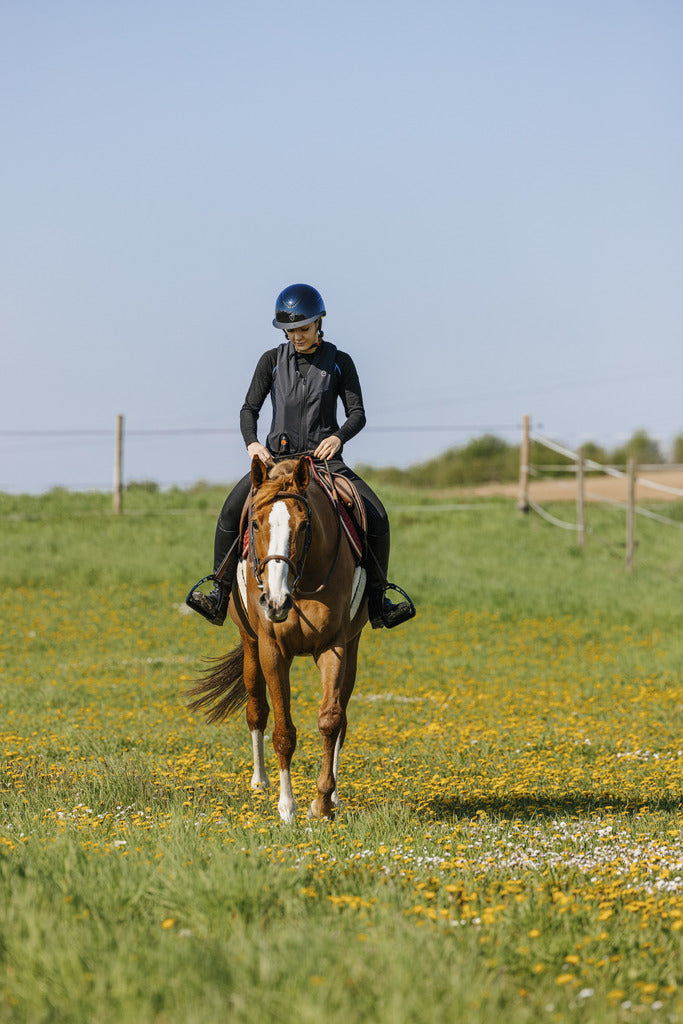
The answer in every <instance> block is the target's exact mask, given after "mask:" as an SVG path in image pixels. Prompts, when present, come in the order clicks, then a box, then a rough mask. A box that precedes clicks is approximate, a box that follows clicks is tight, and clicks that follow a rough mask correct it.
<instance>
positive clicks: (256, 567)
mask: <svg viewBox="0 0 683 1024" xmlns="http://www.w3.org/2000/svg"><path fill="white" fill-rule="evenodd" d="M291 498H293V499H295V500H296V501H300V502H301V503H302V504H303V505H304V506H305V508H306V537H305V539H304V546H303V551H302V552H301V557H300V559H299V561H298V563H297V564H296V565H295V564H294V562H293V560H292V559H291V558H289V557H288V556H287V555H266V556H265V558H261V559H259V557H258V555H257V554H256V543H255V541H254V496H253V495H252V499H251V501H250V502H249V513H248V519H247V522H248V547H249V564H250V565H251V571H252V572H253V574H254V579H255V580H256V583H257V585H258V588H259V590H263V579H262V573H263V569H264V567H265V566H266V565H267V564H268V562H284V563H285V565H287V567H288V568H289V570H290V571H291V572H292V573H293V575H294V582H293V583H292V593H298V594H299V595H300V596H301V597H309V596H312V595H313V594H319V593H320V591H321V590H324V589H325V587H326V586H327V584H328V583H329V581H330V577H331V576H332V573H333V572H334V570H335V567H336V565H337V561H338V559H339V552H340V550H341V541H342V528H341V521H340V518H339V513H338V512H337V516H336V519H337V548H336V551H335V554H334V558H333V560H332V565H331V566H330V569H329V572H328V573H327V576H326V577H325V579H324V580H323V582H322V583H321V584H320V585H319V586H318V587H316V588H315V590H300V589H299V581H300V579H301V576H302V573H303V571H304V564H305V562H306V556H307V554H308V550H309V548H310V546H311V539H312V536H313V512H312V510H311V504H310V502H309V500H308V498H307V497H306V495H305V494H301V493H300V492H299V491H277V493H276V494H274V495H273V496H272V498H270V499H269V500H268V502H267V503H264V506H263V507H265V505H266V504H268V505H274V504H275V502H276V501H287V500H288V499H291Z"/></svg>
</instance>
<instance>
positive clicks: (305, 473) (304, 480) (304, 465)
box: [292, 455, 311, 491]
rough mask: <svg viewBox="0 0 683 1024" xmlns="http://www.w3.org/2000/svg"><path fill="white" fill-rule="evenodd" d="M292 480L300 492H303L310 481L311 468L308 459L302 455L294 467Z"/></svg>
mask: <svg viewBox="0 0 683 1024" xmlns="http://www.w3.org/2000/svg"><path fill="white" fill-rule="evenodd" d="M292 475H293V479H294V483H295V484H296V486H297V487H298V488H299V490H300V491H305V490H306V488H307V487H308V483H309V480H310V479H311V467H310V465H309V462H308V457H307V456H306V455H302V456H301V458H300V459H299V461H298V462H297V464H296V466H295V467H294V473H293V474H292Z"/></svg>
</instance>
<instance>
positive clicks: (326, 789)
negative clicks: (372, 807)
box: [310, 640, 346, 818]
mask: <svg viewBox="0 0 683 1024" xmlns="http://www.w3.org/2000/svg"><path fill="white" fill-rule="evenodd" d="M316 663H317V665H318V668H319V669H320V676H321V679H322V687H323V699H322V701H321V703H320V707H319V709H318V729H319V730H320V735H321V736H322V741H323V757H322V764H321V766H320V775H319V776H318V795H317V797H316V798H315V800H314V801H313V803H312V804H311V810H310V816H311V817H312V818H333V817H334V803H333V794H334V793H335V791H336V779H335V768H336V764H335V762H336V761H337V760H338V757H339V751H338V749H337V742H338V741H339V740H340V737H343V734H344V732H345V731H346V711H345V706H344V704H343V703H342V700H341V690H342V686H341V684H342V680H343V679H344V677H345V671H346V646H345V644H344V642H343V640H342V641H340V642H338V643H335V644H334V645H333V646H332V647H329V648H327V650H325V651H323V652H322V653H321V654H319V655H318V657H317V658H316ZM339 745H340V746H341V741H340V743H339ZM335 750H336V756H335Z"/></svg>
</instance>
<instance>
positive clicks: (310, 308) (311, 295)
mask: <svg viewBox="0 0 683 1024" xmlns="http://www.w3.org/2000/svg"><path fill="white" fill-rule="evenodd" d="M323 316H325V303H324V302H323V297H322V295H321V294H320V292H319V291H317V290H316V289H315V288H313V287H312V286H311V285H310V284H290V286H289V287H288V288H285V290H284V291H282V292H280V294H279V295H278V297H277V299H276V300H275V319H274V320H273V327H279V328H280V330H281V331H291V330H292V328H293V327H308V325H309V324H312V323H313V322H314V321H315V320H319V319H320V318H321V317H323Z"/></svg>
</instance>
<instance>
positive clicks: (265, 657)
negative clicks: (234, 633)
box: [259, 641, 296, 824]
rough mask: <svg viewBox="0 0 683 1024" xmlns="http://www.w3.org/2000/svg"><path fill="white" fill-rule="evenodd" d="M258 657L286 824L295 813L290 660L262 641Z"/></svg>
mask: <svg viewBox="0 0 683 1024" xmlns="http://www.w3.org/2000/svg"><path fill="white" fill-rule="evenodd" d="M259 660H260V662H261V670H262V672H263V675H264V677H265V680H266V683H267V684H268V692H269V693H270V702H271V705H272V708H273V749H274V750H275V754H276V756H277V760H278V766H279V769H280V799H279V802H278V805H277V809H278V811H279V812H280V817H281V818H282V820H283V821H284V822H285V823H286V824H290V823H291V822H292V821H294V818H295V816H296V800H295V799H294V791H293V789H292V774H291V764H292V757H293V756H294V751H295V750H296V728H295V726H294V722H293V721H292V715H291V710H290V685H289V669H290V667H291V664H292V659H291V658H285V657H284V656H283V655H282V653H281V652H280V649H279V648H278V647H277V645H276V644H274V643H269V642H268V641H266V642H261V643H260V645H259Z"/></svg>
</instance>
